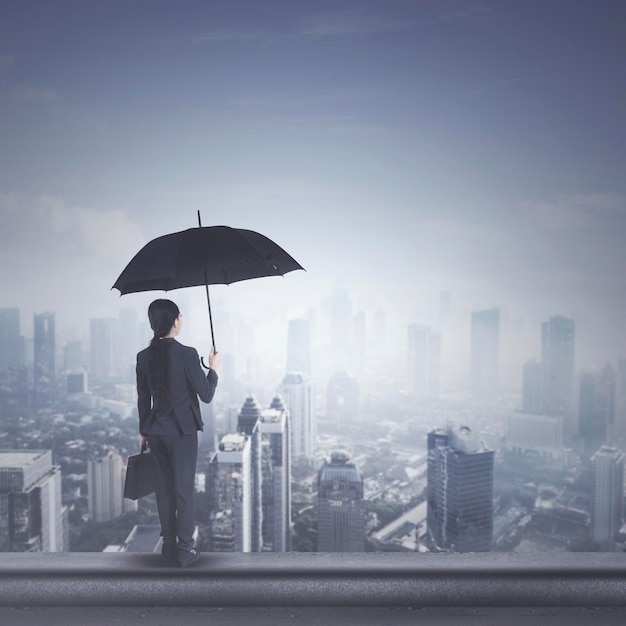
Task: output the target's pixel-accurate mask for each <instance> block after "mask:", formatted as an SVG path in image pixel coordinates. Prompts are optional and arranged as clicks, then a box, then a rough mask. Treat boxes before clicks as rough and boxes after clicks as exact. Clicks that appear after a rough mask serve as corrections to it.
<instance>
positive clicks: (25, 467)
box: [0, 450, 67, 552]
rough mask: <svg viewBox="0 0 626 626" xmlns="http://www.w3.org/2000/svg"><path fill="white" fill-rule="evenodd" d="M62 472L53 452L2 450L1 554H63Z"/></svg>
mask: <svg viewBox="0 0 626 626" xmlns="http://www.w3.org/2000/svg"><path fill="white" fill-rule="evenodd" d="M66 548H67V546H65V545H64V542H63V515H62V509H61V469H60V468H59V467H58V466H55V465H52V452H51V451H50V450H0V552H42V551H43V552H62V551H63V550H65V549H66Z"/></svg>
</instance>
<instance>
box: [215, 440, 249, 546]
mask: <svg viewBox="0 0 626 626" xmlns="http://www.w3.org/2000/svg"><path fill="white" fill-rule="evenodd" d="M250 451H251V447H250V439H249V438H248V437H247V436H246V435H243V434H227V435H224V436H223V437H222V439H221V441H220V443H219V444H218V449H217V452H215V454H214V455H213V456H212V458H211V460H210V462H209V468H208V476H207V479H208V480H207V489H208V491H209V493H210V513H209V538H208V543H209V551H210V552H250V551H251V546H252V521H253V520H252V517H253V511H252V506H253V501H252V497H253V493H252V475H251V472H252V464H251V458H250V457H251V455H250Z"/></svg>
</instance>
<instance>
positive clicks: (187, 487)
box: [170, 433, 198, 548]
mask: <svg viewBox="0 0 626 626" xmlns="http://www.w3.org/2000/svg"><path fill="white" fill-rule="evenodd" d="M170 440H171V443H172V444H173V445H172V446H171V449H170V455H171V459H172V466H173V467H174V485H175V491H176V534H177V535H178V545H179V547H180V548H192V547H193V532H194V529H195V524H194V515H193V496H194V492H195V481H196V462H197V459H198V435H197V433H194V434H193V435H183V436H182V437H171V438H170Z"/></svg>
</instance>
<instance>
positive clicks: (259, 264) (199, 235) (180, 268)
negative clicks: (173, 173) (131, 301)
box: [112, 212, 304, 351]
mask: <svg viewBox="0 0 626 626" xmlns="http://www.w3.org/2000/svg"><path fill="white" fill-rule="evenodd" d="M198 222H199V223H200V213H199V212H198ZM302 269H304V268H303V267H302V266H301V265H300V264H299V263H298V262H297V261H296V260H295V259H294V258H293V257H291V256H290V255H289V254H287V253H286V252H285V251H284V250H283V249H282V248H281V247H280V246H279V245H277V244H276V243H274V242H273V241H272V240H271V239H268V238H267V237H265V235H261V234H260V233H257V232H255V231H253V230H245V229H243V228H230V227H229V226H205V227H202V226H199V227H198V228H189V229H188V230H183V231H180V232H177V233H171V234H169V235H164V236H163V237H157V238H156V239H153V240H152V241H150V242H149V243H147V244H146V245H145V246H144V247H143V248H142V249H141V250H139V252H138V253H137V254H136V255H135V256H134V257H133V259H132V260H131V261H130V263H129V264H128V265H127V266H126V267H125V268H124V271H123V272H122V273H121V274H120V276H119V278H118V279H117V280H116V281H115V284H114V285H113V287H112V289H119V291H120V295H124V294H127V293H137V292H140V291H153V290H163V291H170V290H172V289H181V288H182V287H196V286H200V285H204V286H205V288H206V296H207V304H208V305H209V320H210V323H211V339H212V341H213V349H214V350H215V351H217V350H216V349H215V336H214V333H213V316H212V314H211V300H210V298H209V285H230V284H231V283H236V282H238V281H241V280H249V279H251V278H261V277H263V276H283V275H284V274H286V273H287V272H291V271H293V270H302Z"/></svg>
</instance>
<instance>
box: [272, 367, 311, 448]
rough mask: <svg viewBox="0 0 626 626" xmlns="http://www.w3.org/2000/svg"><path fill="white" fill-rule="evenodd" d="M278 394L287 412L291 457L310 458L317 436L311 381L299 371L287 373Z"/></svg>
mask: <svg viewBox="0 0 626 626" xmlns="http://www.w3.org/2000/svg"><path fill="white" fill-rule="evenodd" d="M280 395H281V397H282V398H283V402H284V404H285V407H286V409H287V412H288V413H289V422H290V428H291V452H292V458H294V459H295V458H299V457H304V458H311V457H312V456H313V451H314V449H315V444H316V438H317V427H316V422H315V413H314V410H313V390H312V388H311V381H310V380H308V379H307V378H305V377H304V376H303V375H302V374H300V373H296V372H293V373H289V374H287V375H286V376H285V378H284V379H283V382H282V385H281V387H280Z"/></svg>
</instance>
